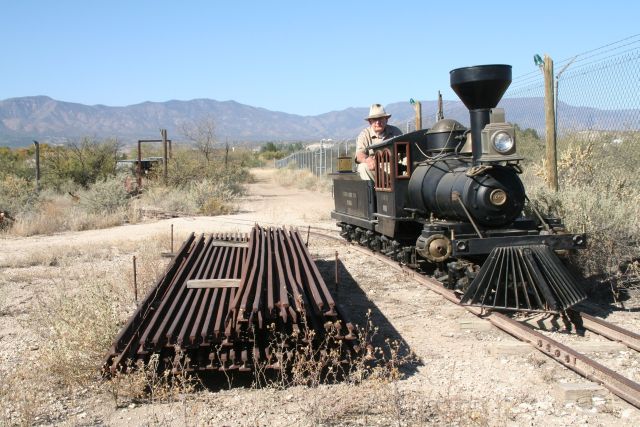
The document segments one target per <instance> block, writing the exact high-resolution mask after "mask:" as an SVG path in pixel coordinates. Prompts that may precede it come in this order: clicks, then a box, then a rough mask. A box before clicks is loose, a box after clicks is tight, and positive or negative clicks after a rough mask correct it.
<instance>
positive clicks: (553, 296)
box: [460, 245, 587, 312]
mask: <svg viewBox="0 0 640 427" xmlns="http://www.w3.org/2000/svg"><path fill="white" fill-rule="evenodd" d="M586 298H587V295H586V293H585V292H584V291H583V290H582V289H581V288H580V286H579V285H578V283H577V282H576V280H575V279H574V277H573V276H572V275H571V273H570V272H569V271H568V270H567V268H566V267H565V266H564V265H563V264H562V262H561V261H560V259H558V257H557V256H556V254H555V253H554V252H553V250H551V249H550V248H549V246H547V245H527V246H506V247H505V246H501V247H496V248H494V249H493V250H492V251H491V253H490V254H489V257H488V258H487V260H486V261H485V263H484V264H483V265H482V268H481V269H480V272H479V273H478V274H477V275H476V277H475V278H474V279H473V281H472V282H471V285H469V288H468V289H467V291H466V292H465V293H464V295H463V296H462V299H461V300H460V303H461V304H462V305H469V306H478V307H483V308H491V309H502V310H515V311H545V312H549V311H555V312H562V311H564V310H566V309H568V308H569V307H571V306H573V305H575V304H577V303H579V302H580V301H583V300H585V299H586Z"/></svg>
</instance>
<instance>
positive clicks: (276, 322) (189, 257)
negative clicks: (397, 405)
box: [104, 225, 356, 373]
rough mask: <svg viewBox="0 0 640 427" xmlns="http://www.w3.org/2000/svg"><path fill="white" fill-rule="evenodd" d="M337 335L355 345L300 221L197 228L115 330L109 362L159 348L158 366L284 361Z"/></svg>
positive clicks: (346, 345) (108, 366) (110, 368)
mask: <svg viewBox="0 0 640 427" xmlns="http://www.w3.org/2000/svg"><path fill="white" fill-rule="evenodd" d="M329 336H331V340H332V342H333V343H338V344H339V345H340V346H341V347H343V348H340V349H339V351H340V352H349V351H352V350H353V349H354V348H355V345H356V344H355V336H354V334H353V326H352V324H351V323H350V322H349V321H348V320H347V319H346V317H345V314H344V313H343V312H342V310H341V309H340V308H339V307H338V306H337V305H336V303H335V301H334V299H333V297H332V295H331V293H330V291H329V289H328V287H327V285H326V284H325V282H324V281H323V279H322V276H321V274H320V272H319V270H318V268H317V267H316V265H315V263H314V262H313V260H312V258H311V255H310V254H309V252H308V250H307V248H306V245H305V244H304V243H303V241H302V239H301V237H300V234H299V233H298V231H297V230H292V229H289V230H286V229H266V228H262V227H259V226H258V225H256V226H255V227H254V228H253V229H252V231H251V234H250V236H248V235H239V234H234V235H229V234H214V235H209V236H204V235H202V236H200V237H198V238H196V237H195V235H194V234H191V235H190V236H189V237H188V238H187V240H186V241H185V242H184V244H183V245H182V247H181V248H180V249H179V251H178V252H177V253H176V256H175V258H174V260H173V261H172V262H171V264H170V265H169V267H168V268H167V272H166V274H165V275H164V277H162V278H161V279H160V280H159V281H158V283H157V284H156V286H155V287H154V288H153V289H152V290H151V291H150V292H149V294H148V295H147V296H146V297H145V299H144V301H143V302H142V303H141V304H140V306H139V307H138V309H137V310H136V311H135V313H134V314H133V315H132V316H131V318H130V319H129V321H128V322H127V324H126V325H125V327H124V328H123V329H122V331H121V332H120V334H119V335H118V337H117V338H116V340H115V342H114V344H113V346H112V348H111V350H110V352H109V355H108V356H107V358H106V360H105V362H104V370H105V372H106V373H113V372H115V371H118V370H126V369H128V367H129V366H135V365H136V363H137V362H138V361H144V362H146V361H148V360H149V357H150V356H151V355H152V354H159V356H160V366H159V369H162V370H164V369H172V370H173V371H174V372H175V371H180V370H186V371H202V370H228V369H237V370H239V371H251V370H252V369H253V368H254V366H255V365H256V364H259V365H260V366H263V367H265V368H271V369H281V368H282V367H283V361H284V360H285V358H291V357H292V356H293V354H294V352H295V351H296V349H299V348H302V347H303V346H306V345H308V344H310V343H311V344H312V345H315V344H318V345H320V343H321V342H324V341H325V340H326V339H327V338H328V337H329ZM274 340H275V341H274ZM276 341H277V345H276Z"/></svg>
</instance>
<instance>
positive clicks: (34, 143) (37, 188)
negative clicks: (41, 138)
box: [33, 141, 40, 191]
mask: <svg viewBox="0 0 640 427" xmlns="http://www.w3.org/2000/svg"><path fill="white" fill-rule="evenodd" d="M33 145H35V146H36V152H35V156H36V191H38V190H40V143H39V142H38V141H33Z"/></svg>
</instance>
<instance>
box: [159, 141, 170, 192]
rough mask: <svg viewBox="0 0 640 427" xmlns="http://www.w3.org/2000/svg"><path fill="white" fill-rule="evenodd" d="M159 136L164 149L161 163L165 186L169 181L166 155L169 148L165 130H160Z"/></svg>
mask: <svg viewBox="0 0 640 427" xmlns="http://www.w3.org/2000/svg"><path fill="white" fill-rule="evenodd" d="M160 135H162V147H163V149H164V156H163V158H162V161H163V163H164V170H163V178H164V185H167V182H168V181H169V170H168V167H169V165H168V163H169V155H168V154H167V153H168V149H169V146H168V143H167V130H166V129H160Z"/></svg>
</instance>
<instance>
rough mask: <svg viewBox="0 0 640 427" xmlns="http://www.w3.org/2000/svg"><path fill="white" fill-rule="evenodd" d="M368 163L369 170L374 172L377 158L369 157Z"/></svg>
mask: <svg viewBox="0 0 640 427" xmlns="http://www.w3.org/2000/svg"><path fill="white" fill-rule="evenodd" d="M365 161H366V162H367V167H368V168H369V170H370V171H372V170H374V169H375V168H376V159H375V157H373V156H371V157H367V160H365Z"/></svg>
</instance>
